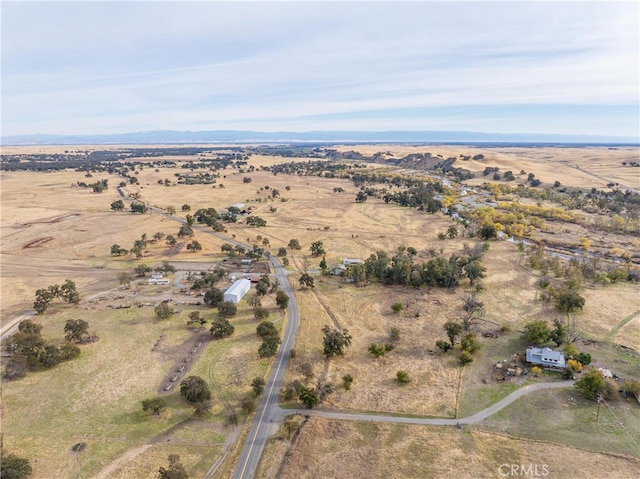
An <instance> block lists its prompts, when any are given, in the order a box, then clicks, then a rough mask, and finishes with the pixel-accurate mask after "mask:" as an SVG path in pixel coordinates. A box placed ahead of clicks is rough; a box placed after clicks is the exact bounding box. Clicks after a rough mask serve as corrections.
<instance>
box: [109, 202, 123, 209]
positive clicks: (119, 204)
mask: <svg viewBox="0 0 640 479" xmlns="http://www.w3.org/2000/svg"><path fill="white" fill-rule="evenodd" d="M111 209H112V210H113V211H122V210H124V202H123V201H122V200H116V201H114V202H112V203H111Z"/></svg>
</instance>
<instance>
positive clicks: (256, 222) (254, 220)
mask: <svg viewBox="0 0 640 479" xmlns="http://www.w3.org/2000/svg"><path fill="white" fill-rule="evenodd" d="M247 225H248V226H251V227H254V228H260V227H262V226H267V222H266V220H264V219H263V218H260V217H259V216H248V217H247Z"/></svg>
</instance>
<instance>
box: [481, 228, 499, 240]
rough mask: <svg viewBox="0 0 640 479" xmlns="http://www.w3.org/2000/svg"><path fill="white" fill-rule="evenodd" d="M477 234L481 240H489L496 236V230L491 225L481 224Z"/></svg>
mask: <svg viewBox="0 0 640 479" xmlns="http://www.w3.org/2000/svg"><path fill="white" fill-rule="evenodd" d="M478 235H479V236H480V238H481V239H483V240H485V241H486V240H490V239H493V238H496V237H497V236H498V230H497V229H496V227H495V226H493V225H483V226H481V227H480V231H478Z"/></svg>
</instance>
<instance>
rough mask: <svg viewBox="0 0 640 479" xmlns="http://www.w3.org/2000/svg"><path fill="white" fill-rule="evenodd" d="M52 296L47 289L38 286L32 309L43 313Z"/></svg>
mask: <svg viewBox="0 0 640 479" xmlns="http://www.w3.org/2000/svg"><path fill="white" fill-rule="evenodd" d="M54 298H55V295H54V294H53V293H52V292H51V291H49V290H48V289H44V288H40V289H38V290H36V299H35V301H34V302H33V309H35V310H36V312H37V313H38V314H42V313H44V312H45V311H46V310H47V308H48V307H49V304H50V303H51V301H53V299H54Z"/></svg>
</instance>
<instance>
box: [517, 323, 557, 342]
mask: <svg viewBox="0 0 640 479" xmlns="http://www.w3.org/2000/svg"><path fill="white" fill-rule="evenodd" d="M550 335H551V328H550V327H549V325H548V324H547V322H546V321H543V320H541V319H539V320H536V321H531V322H530V323H527V324H526V325H525V326H524V333H523V334H522V339H524V340H525V341H526V342H527V343H529V344H544V343H546V342H547V341H548V340H549V336H550Z"/></svg>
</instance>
